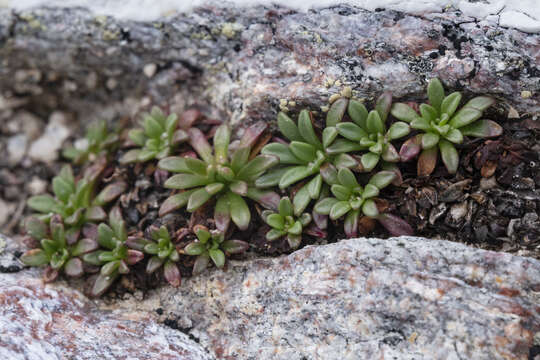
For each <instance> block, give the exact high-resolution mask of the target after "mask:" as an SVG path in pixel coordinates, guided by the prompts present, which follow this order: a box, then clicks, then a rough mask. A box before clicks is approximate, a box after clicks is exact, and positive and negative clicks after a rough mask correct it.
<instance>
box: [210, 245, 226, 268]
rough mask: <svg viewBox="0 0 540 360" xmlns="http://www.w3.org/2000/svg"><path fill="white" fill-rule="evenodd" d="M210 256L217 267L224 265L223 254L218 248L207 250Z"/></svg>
mask: <svg viewBox="0 0 540 360" xmlns="http://www.w3.org/2000/svg"><path fill="white" fill-rule="evenodd" d="M208 254H209V255H210V258H211V259H212V261H213V262H214V264H215V265H216V267H217V268H220V269H221V268H222V267H223V266H224V265H225V254H224V253H223V251H221V250H219V249H210V250H208Z"/></svg>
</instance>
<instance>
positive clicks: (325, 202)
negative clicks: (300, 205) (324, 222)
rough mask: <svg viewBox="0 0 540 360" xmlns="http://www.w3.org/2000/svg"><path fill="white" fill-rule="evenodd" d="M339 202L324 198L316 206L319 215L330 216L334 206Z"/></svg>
mask: <svg viewBox="0 0 540 360" xmlns="http://www.w3.org/2000/svg"><path fill="white" fill-rule="evenodd" d="M338 201H339V200H338V199H335V198H324V199H322V200H320V201H319V202H317V204H315V208H314V209H315V211H316V212H317V213H319V214H323V215H328V214H330V210H331V209H332V206H334V205H335V204H336V203H337V202H338Z"/></svg>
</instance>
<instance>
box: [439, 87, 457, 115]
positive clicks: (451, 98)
mask: <svg viewBox="0 0 540 360" xmlns="http://www.w3.org/2000/svg"><path fill="white" fill-rule="evenodd" d="M460 101H461V93H459V92H457V91H456V92H453V93H451V94H450V95H448V96H447V97H445V98H444V100H443V101H442V103H441V114H447V115H448V117H452V115H454V113H455V112H456V109H457V107H458V106H459V102H460Z"/></svg>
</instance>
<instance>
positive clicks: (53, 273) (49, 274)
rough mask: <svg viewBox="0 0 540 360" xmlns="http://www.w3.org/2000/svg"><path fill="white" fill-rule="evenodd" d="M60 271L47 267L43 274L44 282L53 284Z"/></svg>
mask: <svg viewBox="0 0 540 360" xmlns="http://www.w3.org/2000/svg"><path fill="white" fill-rule="evenodd" d="M58 274H59V272H58V270H57V269H53V268H52V267H51V266H47V267H46V268H45V271H44V272H43V281H45V282H46V283H50V282H53V281H54V280H56V278H57V277H58Z"/></svg>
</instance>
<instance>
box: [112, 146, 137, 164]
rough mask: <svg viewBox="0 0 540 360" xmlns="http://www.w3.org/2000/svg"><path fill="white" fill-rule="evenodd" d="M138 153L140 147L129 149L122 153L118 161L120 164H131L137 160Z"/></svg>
mask: <svg viewBox="0 0 540 360" xmlns="http://www.w3.org/2000/svg"><path fill="white" fill-rule="evenodd" d="M140 153H141V150H140V149H133V150H129V151H128V152H126V153H124V155H122V157H121V158H120V160H118V161H119V162H120V164H131V163H134V162H137V161H138V159H139V154H140Z"/></svg>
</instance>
